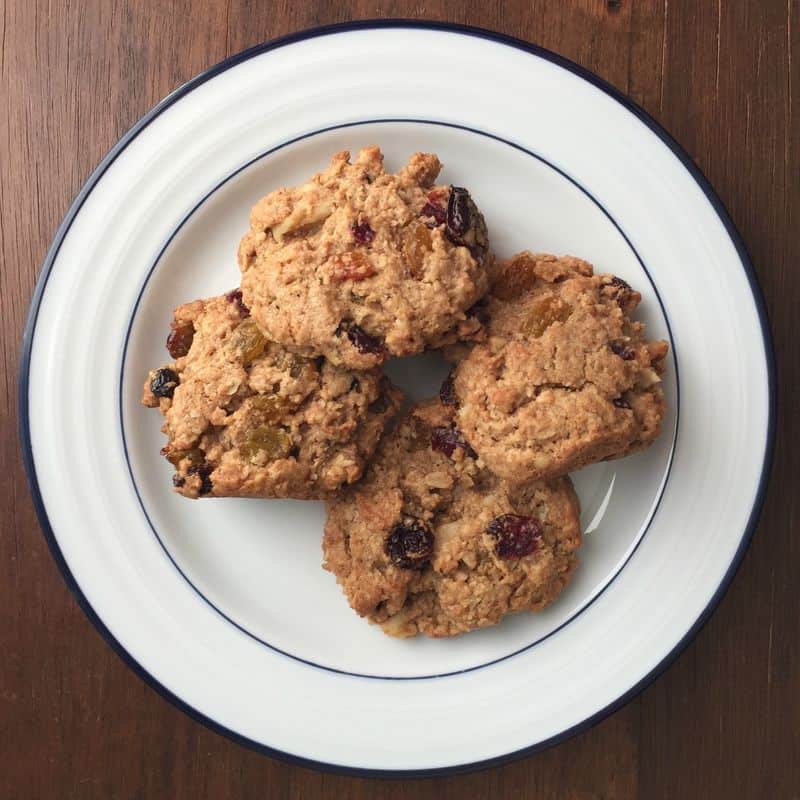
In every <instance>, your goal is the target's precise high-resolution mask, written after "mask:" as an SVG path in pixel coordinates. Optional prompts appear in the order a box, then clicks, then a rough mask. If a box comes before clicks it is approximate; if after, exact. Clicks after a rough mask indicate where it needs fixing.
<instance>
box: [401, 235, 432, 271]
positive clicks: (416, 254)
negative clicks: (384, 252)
mask: <svg viewBox="0 0 800 800" xmlns="http://www.w3.org/2000/svg"><path fill="white" fill-rule="evenodd" d="M432 249H433V243H432V241H431V232H430V230H429V229H428V228H427V227H426V226H425V225H422V224H420V223H414V224H413V225H412V226H410V227H409V228H408V229H407V232H406V235H405V243H404V245H403V252H404V254H405V257H406V262H407V263H408V271H409V273H410V274H411V277H413V278H421V277H422V275H423V273H424V272H425V256H427V254H428V253H430V252H431V250H432Z"/></svg>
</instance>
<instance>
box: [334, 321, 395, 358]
mask: <svg viewBox="0 0 800 800" xmlns="http://www.w3.org/2000/svg"><path fill="white" fill-rule="evenodd" d="M343 332H344V333H346V334H347V338H348V339H349V340H350V341H351V342H352V344H353V347H355V348H356V350H358V352H359V353H369V354H371V355H380V356H383V355H386V348H385V347H384V346H383V342H381V340H380V339H377V338H376V337H374V336H370V335H369V334H368V333H367V332H366V331H365V330H363V329H362V328H359V327H358V325H356V324H354V323H352V322H342V323H341V324H340V325H339V327H338V328H337V329H336V334H337V335H341V334H342V333H343Z"/></svg>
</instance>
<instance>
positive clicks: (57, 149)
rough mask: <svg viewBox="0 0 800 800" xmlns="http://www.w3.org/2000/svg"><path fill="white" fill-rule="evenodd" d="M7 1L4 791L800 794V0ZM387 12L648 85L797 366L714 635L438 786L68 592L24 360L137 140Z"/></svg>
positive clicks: (3, 60)
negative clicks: (81, 206)
mask: <svg viewBox="0 0 800 800" xmlns="http://www.w3.org/2000/svg"><path fill="white" fill-rule="evenodd" d="M0 5H2V15H0V16H1V18H2V21H1V22H0V26H1V27H0V48H2V53H1V54H0V92H1V94H0V101H2V102H0V109H2V117H1V118H0V253H1V254H2V270H1V271H0V326H2V343H1V345H0V369H2V382H1V384H0V387H1V389H2V391H0V426H2V428H1V431H2V436H1V437H0V515H1V517H0V518H1V519H2V537H1V538H0V570H2V574H1V575H0V637H1V638H0V641H2V644H3V658H2V659H0V797H3V798H81V799H82V798H103V799H104V800H108V799H109V798H147V799H148V800H150V798H162V797H169V798H184V797H185V798H198V797H210V798H229V797H230V798H265V797H269V798H295V797H297V798H309V800H314V799H315V798H347V799H348V800H357V799H358V798H376V799H378V800H380V799H382V798H386V799H387V800H388V799H389V798H392V799H395V798H397V800H400V799H401V798H412V797H413V798H437V800H451V798H452V799H453V800H455V798H459V799H461V798H473V797H474V798H484V797H491V798H519V797H530V798H558V799H559V800H564V798H567V799H572V798H574V799H575V800H578V799H580V800H589V798H604V799H605V800H611V799H612V798H619V799H620V800H630V799H631V798H643V799H647V800H650V798H678V797H680V798H690V797H691V798H693V797H701V798H750V797H770V798H800V738H799V735H798V727H800V669H798V663H800V592H798V591H797V577H796V575H797V565H798V563H800V530H798V514H800V509H799V508H798V499H797V498H798V492H797V489H796V482H797V476H798V475H800V455H798V454H799V453H800V446H799V445H800V417H799V416H798V415H797V414H796V412H795V408H796V406H797V405H798V403H800V393H799V392H798V388H800V359H798V356H797V349H796V345H795V340H796V330H797V322H796V317H797V309H798V308H800V268H798V263H800V245H799V244H798V243H799V242H800V237H798V235H797V231H798V225H800V172H798V149H799V147H800V96H799V95H798V92H800V75H798V65H800V39H799V38H798V32H799V31H800V4H799V2H798V0H620V2H618V3H608V2H605V1H604V0H560V2H557V1H556V0H535V1H534V2H521V0H509V2H503V0H468V1H467V2H458V3H456V2H443V1H442V0H439V1H437V0H430V1H429V2H426V1H425V0H422V1H421V2H414V1H412V0H370V1H369V2H367V1H366V0H356V1H355V2H349V3H344V2H343V3H339V4H335V6H334V4H331V3H328V2H323V0H316V1H314V0H299V2H289V1H288V0H281V1H280V2H275V3H262V2H256V0H229V1H228V2H225V1H224V0H219V1H215V0H182V1H179V0H176V1H175V2H157V0H148V1H147V2H145V1H144V0H140V1H138V2H134V1H133V0H131V1H130V2H122V0H87V1H86V2H75V0H70V1H69V2H67V0H64V1H63V2H60V3H58V2H52V0H48V1H46V0H0ZM385 16H401V17H417V18H424V19H439V20H451V21H454V22H462V23H468V24H473V25H481V26H485V27H489V28H493V29H496V30H499V31H503V32H505V33H509V34H512V35H515V36H519V37H521V38H524V39H527V40H529V41H532V42H536V43H538V44H542V45H544V46H546V47H549V48H552V49H553V50H556V51H558V52H559V53H562V54H563V55H565V56H567V57H569V58H572V59H575V60H576V61H578V62H579V63H581V64H583V65H584V66H586V67H588V68H589V69H592V70H594V71H596V72H597V73H598V74H600V75H601V76H603V77H604V78H606V79H607V80H609V81H611V82H612V83H613V84H615V85H616V86H618V87H619V88H620V89H622V90H623V91H626V92H628V93H629V94H631V96H632V97H633V98H634V99H635V100H637V101H638V102H640V103H641V104H642V105H643V106H644V107H645V108H646V109H647V110H648V111H649V112H650V113H651V114H653V115H654V116H655V117H656V118H657V119H658V120H659V121H660V122H662V123H663V124H664V125H665V126H666V127H667V128H668V129H669V130H670V131H671V132H672V133H673V134H674V135H675V136H676V138H677V139H678V140H679V141H681V142H682V143H683V145H684V146H685V147H686V149H687V150H688V152H689V153H690V154H691V155H692V157H693V158H694V159H695V160H696V161H697V163H698V165H699V166H700V168H701V169H702V170H703V171H704V172H705V173H706V175H708V177H709V178H710V179H711V181H712V183H713V184H714V185H715V187H716V188H717V190H718V192H719V194H720V196H721V198H722V200H723V201H724V203H725V204H726V205H727V207H728V208H729V210H730V212H731V214H732V217H733V219H734V220H735V222H736V223H737V225H738V226H739V228H740V230H741V232H742V234H743V236H744V239H745V241H746V242H747V244H748V247H749V249H750V252H751V254H752V257H753V261H754V263H755V266H756V269H757V271H758V274H759V278H760V280H761V284H762V287H763V289H764V293H765V296H766V301H767V306H768V309H769V313H770V316H771V319H772V325H773V329H774V335H775V344H776V348H777V355H778V361H779V366H780V370H779V380H780V391H781V404H780V415H779V434H778V446H777V452H776V459H775V466H774V470H773V477H772V481H771V487H770V490H769V494H768V499H767V504H766V507H765V510H764V514H763V517H762V520H761V525H760V527H759V530H758V533H757V535H756V537H755V539H754V542H753V545H752V547H751V548H750V551H749V553H748V555H747V557H746V559H745V561H744V564H743V566H742V568H741V570H740V574H739V575H738V577H737V578H736V581H735V582H734V584H733V586H732V588H731V589H730V591H729V592H728V594H727V595H726V597H725V599H724V600H723V602H722V604H721V605H720V607H719V609H718V611H717V613H716V614H715V615H714V617H713V618H712V620H711V621H710V622H709V623H708V625H707V626H706V627H705V628H704V629H703V631H702V632H701V633H700V635H699V636H698V638H697V639H696V640H695V642H694V643H692V644H691V645H690V646H689V647H688V648H687V650H686V651H685V652H684V653H683V655H682V656H681V657H680V658H679V659H678V660H677V662H676V663H675V664H674V665H673V666H672V667H671V668H670V669H669V670H668V671H667V672H666V673H665V674H664V675H663V676H662V677H661V678H659V679H658V680H657V681H656V682H655V683H654V684H653V685H652V686H651V687H649V688H648V689H647V690H645V692H644V693H643V694H642V695H641V696H640V697H639V698H637V699H636V700H634V701H633V702H631V703H630V704H628V705H627V706H626V707H625V708H623V709H622V710H620V711H619V712H617V713H616V714H615V715H613V716H612V717H611V718H609V719H607V720H606V721H604V722H603V723H601V724H600V725H598V726H596V727H595V728H593V729H591V730H589V731H587V732H585V733H583V734H581V735H579V736H576V737H575V738H573V739H571V740H569V741H567V742H565V743H563V744H562V745H560V746H558V747H555V748H553V749H550V750H548V751H546V752H544V753H541V754H538V755H536V756H533V757H530V758H527V759H525V760H523V761H520V762H517V763H515V764H511V765H508V766H506V767H502V768H497V769H492V770H487V771H484V772H481V773H477V774H474V775H470V776H460V777H454V778H440V779H432V780H426V781H374V780H362V779H352V778H344V777H337V776H331V775H325V774H322V773H317V772H313V771H310V770H306V769H301V768H297V767H292V766H288V765H285V764H282V763H280V762H278V761H274V760H271V759H269V758H266V757H264V756H261V755H258V754H256V753H253V752H250V751H248V750H246V749H244V748H242V747H240V746H238V745H235V744H233V743H232V742H229V741H227V740H226V739H224V738H222V737H220V736H218V735H216V734H214V733H211V732H210V731H208V730H206V729H205V728H203V727H201V726H199V725H197V724H196V723H194V722H192V721H191V720H190V719H188V718H187V717H185V716H184V715H183V714H181V713H180V712H178V711H177V710H175V709H174V708H173V707H172V706H170V705H169V704H168V703H166V702H165V701H164V700H162V699H161V698H160V697H159V696H158V695H157V694H156V693H155V692H154V691H152V690H151V689H149V688H148V687H147V686H146V685H145V684H144V683H142V681H140V680H139V679H138V678H137V677H136V676H135V675H134V674H133V673H132V672H131V671H130V670H129V669H128V668H127V667H126V666H125V665H124V664H123V663H122V661H121V660H120V659H119V658H118V657H117V656H116V655H115V654H114V653H113V652H112V651H111V650H110V649H109V648H108V646H107V645H106V644H105V643H104V642H103V640H102V639H101V638H100V636H98V635H97V633H96V632H95V630H94V629H93V628H92V626H91V624H90V623H89V622H88V620H87V619H86V618H85V617H84V615H83V613H82V612H81V611H80V609H79V608H78V607H77V605H76V603H75V601H74V600H73V598H72V596H71V595H70V594H69V592H68V590H67V588H66V586H65V585H64V582H63V580H62V579H61V576H60V574H59V572H58V570H57V568H56V566H55V564H54V563H53V561H52V559H51V557H50V555H49V552H48V550H47V547H46V545H45V542H44V539H43V537H42V536H41V534H40V533H39V530H38V527H37V523H36V519H35V516H34V513H33V510H32V506H31V502H30V499H29V496H28V490H27V486H26V483H25V479H24V475H23V472H22V467H21V460H20V455H19V447H18V443H17V437H16V413H17V399H16V380H17V359H18V350H19V343H20V339H21V331H22V328H23V324H24V319H25V314H26V310H27V305H28V302H29V299H30V296H31V293H32V289H33V285H34V281H35V277H36V274H37V272H38V269H39V267H40V265H41V263H42V261H43V258H44V255H45V252H46V250H47V247H48V244H49V242H50V240H51V239H52V236H53V234H54V232H55V230H56V227H57V225H58V223H59V221H60V219H61V217H62V216H63V214H64V213H65V211H66V209H67V207H68V205H69V203H70V201H71V199H72V197H73V196H74V194H75V193H76V192H77V190H78V189H79V188H80V186H81V184H82V183H83V181H84V180H85V178H86V177H87V175H88V174H89V172H90V171H91V169H92V168H93V167H94V166H95V165H96V164H97V162H98V161H99V160H100V159H101V158H102V156H103V155H104V154H105V152H106V151H107V150H108V149H109V148H110V147H111V146H112V145H113V144H114V142H115V141H116V140H117V138H118V137H119V136H120V135H121V134H122V133H123V132H124V131H125V130H126V129H127V128H128V127H130V126H131V125H132V124H133V123H134V122H135V121H136V120H137V119H138V118H139V117H140V116H141V115H142V114H143V113H144V112H145V111H147V110H148V109H149V108H150V107H151V106H152V105H153V104H154V103H156V102H157V101H158V100H159V99H160V98H161V97H162V96H164V95H165V94H167V93H168V92H169V91H171V90H172V89H174V88H175V87H176V86H177V85H179V84H180V83H182V82H183V81H185V80H187V79H189V78H190V77H192V76H193V75H194V74H196V73H197V72H199V71H201V70H203V69H205V68H207V67H208V66H210V65H212V64H213V63H215V62H217V61H219V60H220V59H222V58H224V57H225V56H227V55H229V54H231V53H233V52H236V51H238V50H240V49H242V48H244V47H247V46H249V45H252V44H256V43H258V42H261V41H263V40H265V39H269V38H273V37H275V36H279V35H281V34H285V33H288V32H291V31H294V30H297V29H299V28H303V27H307V26H311V25H318V24H323V23H328V22H337V21H344V20H349V19H358V18H368V17H385ZM433 77H434V78H435V76H433ZM87 390H89V388H88V387H87ZM54 401H55V399H54ZM666 601H667V602H668V599H666Z"/></svg>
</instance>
